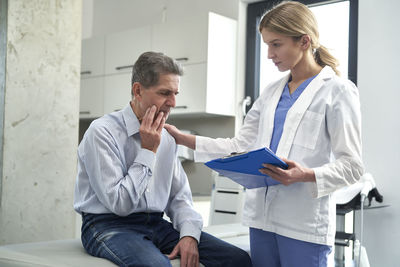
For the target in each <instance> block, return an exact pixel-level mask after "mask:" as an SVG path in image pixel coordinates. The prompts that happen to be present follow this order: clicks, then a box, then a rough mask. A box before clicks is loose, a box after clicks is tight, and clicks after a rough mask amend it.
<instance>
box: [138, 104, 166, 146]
mask: <svg viewBox="0 0 400 267" xmlns="http://www.w3.org/2000/svg"><path fill="white" fill-rule="evenodd" d="M156 111H157V107H156V106H154V105H153V106H152V107H150V108H148V109H147V110H146V113H145V114H144V116H143V119H142V123H141V124H140V128H139V133H140V138H141V143H142V148H145V149H148V150H151V151H153V152H154V153H156V152H157V148H158V146H159V145H160V142H161V131H162V129H163V127H164V124H165V116H164V112H159V113H158V114H157V115H156Z"/></svg>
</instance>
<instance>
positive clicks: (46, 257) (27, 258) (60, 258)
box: [0, 224, 250, 267]
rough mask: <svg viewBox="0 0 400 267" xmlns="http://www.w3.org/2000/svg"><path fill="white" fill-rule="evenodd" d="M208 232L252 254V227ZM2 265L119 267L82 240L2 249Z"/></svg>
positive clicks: (211, 228) (216, 228)
mask: <svg viewBox="0 0 400 267" xmlns="http://www.w3.org/2000/svg"><path fill="white" fill-rule="evenodd" d="M204 231H205V232H207V233H210V234H212V235H214V236H216V237H219V238H221V239H222V240H224V241H226V242H228V243H231V244H233V245H235V246H238V247H240V248H242V249H244V250H245V251H247V252H248V253H249V252H250V245H249V237H248V228H247V227H245V226H242V225H240V224H223V225H212V226H208V227H205V228H204ZM171 264H172V266H173V267H179V265H180V261H179V259H175V260H172V261H171ZM0 266H1V267H28V266H49V267H50V266H51V267H58V266H60V267H64V266H65V267H86V266H88V267H91V266H95V267H112V266H116V265H114V264H113V263H112V262H110V261H108V260H105V259H101V258H96V257H93V256H91V255H89V254H87V253H86V251H85V249H84V248H83V246H82V244H81V241H80V240H79V239H70V240H57V241H47V242H36V243H23V244H13V245H5V246H0ZM200 266H203V265H201V264H200Z"/></svg>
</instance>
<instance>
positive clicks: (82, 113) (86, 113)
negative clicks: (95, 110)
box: [79, 111, 90, 115]
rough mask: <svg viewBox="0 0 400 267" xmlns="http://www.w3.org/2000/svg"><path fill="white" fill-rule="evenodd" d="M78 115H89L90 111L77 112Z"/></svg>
mask: <svg viewBox="0 0 400 267" xmlns="http://www.w3.org/2000/svg"><path fill="white" fill-rule="evenodd" d="M79 114H81V115H89V114H90V111H79Z"/></svg>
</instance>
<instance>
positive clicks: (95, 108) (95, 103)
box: [79, 76, 104, 119]
mask: <svg viewBox="0 0 400 267" xmlns="http://www.w3.org/2000/svg"><path fill="white" fill-rule="evenodd" d="M103 87H104V77H102V76H99V77H93V78H87V79H81V92H80V103H79V117H80V118H81V119H87V118H97V117H101V116H103V114H104V113H103Z"/></svg>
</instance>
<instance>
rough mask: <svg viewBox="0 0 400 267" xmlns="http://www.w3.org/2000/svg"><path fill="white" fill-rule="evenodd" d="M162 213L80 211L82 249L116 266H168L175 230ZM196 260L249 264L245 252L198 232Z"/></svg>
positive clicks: (176, 235)
mask: <svg viewBox="0 0 400 267" xmlns="http://www.w3.org/2000/svg"><path fill="white" fill-rule="evenodd" d="M162 217H163V213H133V214H131V215H129V216H126V217H120V216H117V215H115V214H87V213H85V214H83V215H82V221H83V222H82V244H83V247H84V248H85V249H86V251H87V252H88V253H89V254H91V255H93V256H95V257H100V258H106V259H108V260H110V261H112V262H114V263H115V264H117V265H119V266H152V267H153V266H171V263H170V261H169V259H168V258H167V257H166V256H165V255H164V254H170V253H171V252H172V250H173V248H174V247H175V245H176V244H177V243H178V241H179V232H177V231H176V230H175V229H174V228H173V227H172V224H171V223H169V222H167V221H166V220H164V219H163V218H162ZM198 248H199V257H200V262H201V263H202V264H203V265H204V266H206V267H208V266H210V267H211V266H224V267H225V266H232V267H234V266H238V267H246V266H251V260H250V257H249V255H248V254H247V253H246V252H245V251H243V250H241V249H239V248H237V247H235V246H233V245H231V244H228V243H226V242H224V241H222V240H220V239H218V238H216V237H214V236H212V235H209V234H207V233H204V232H202V233H201V236H200V243H199V244H198Z"/></svg>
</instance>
